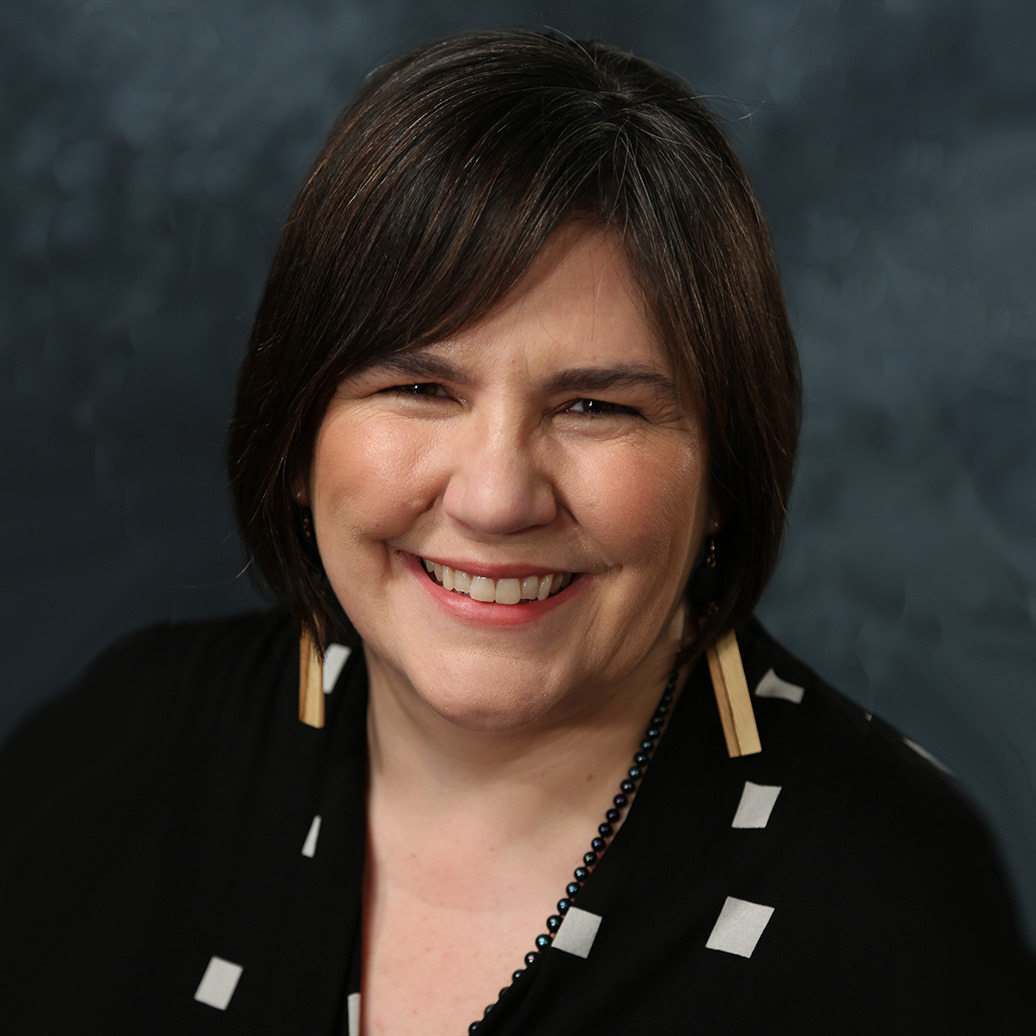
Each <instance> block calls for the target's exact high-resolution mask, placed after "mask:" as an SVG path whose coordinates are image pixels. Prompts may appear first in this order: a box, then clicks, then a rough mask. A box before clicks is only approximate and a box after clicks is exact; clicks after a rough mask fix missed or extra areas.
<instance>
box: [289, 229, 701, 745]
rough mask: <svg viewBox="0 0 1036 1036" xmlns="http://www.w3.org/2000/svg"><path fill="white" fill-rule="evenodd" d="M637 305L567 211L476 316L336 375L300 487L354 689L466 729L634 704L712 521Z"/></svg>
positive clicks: (669, 656)
mask: <svg viewBox="0 0 1036 1036" xmlns="http://www.w3.org/2000/svg"><path fill="white" fill-rule="evenodd" d="M637 298H638V297H637V293H636V291H635V289H634V288H633V281H632V278H631V276H630V273H629V270H628V268H627V265H626V262H625V259H624V256H623V253H622V251H621V249H620V247H619V246H618V244H617V241H616V239H615V237H614V236H612V235H611V234H609V233H607V232H604V231H601V230H597V229H592V228H588V227H586V226H582V225H572V226H569V227H566V228H564V229H563V230H562V231H560V232H559V233H558V234H556V235H555V237H554V238H553V239H552V240H551V241H550V243H549V244H548V245H547V247H546V248H545V249H544V250H543V252H542V253H541V254H540V255H539V256H538V258H537V260H536V261H535V263H534V264H533V265H532V267H531V268H530V269H529V271H528V273H527V274H526V275H525V277H524V278H523V279H522V281H521V282H520V283H519V285H518V286H517V287H516V289H515V290H514V291H513V292H512V293H511V294H510V295H509V297H508V298H507V299H505V301H504V302H503V303H501V304H500V306H499V307H498V308H496V309H495V310H493V311H492V312H491V313H490V315H489V316H488V317H487V318H485V319H484V320H483V321H482V322H481V323H479V324H477V325H475V326H474V327H471V328H469V329H468V330H466V331H464V332H462V333H460V334H458V335H456V336H455V337H453V338H450V339H448V340H445V341H441V342H437V343H435V344H433V345H430V346H428V347H426V348H422V349H418V350H415V351H413V352H408V353H405V354H403V355H397V356H393V357H391V358H388V359H385V360H384V361H382V362H380V363H378V364H376V365H375V366H373V367H370V368H368V369H366V370H364V371H363V372H361V373H359V374H356V375H353V376H351V377H349V378H347V379H346V380H345V381H344V382H342V384H341V385H340V386H339V388H338V390H337V391H336V394H335V396H334V398H333V399H332V401H331V403H330V405H329V407H328V409H327V413H326V415H325V417H324V420H323V423H322V424H321V427H320V429H319V432H318V435H317V439H316V444H315V447H314V456H313V462H312V466H311V471H310V477H309V482H308V485H307V487H306V491H305V495H306V497H307V498H308V501H309V503H310V506H311V507H312V510H313V522H314V528H315V533H316V538H317V543H318V546H319V549H320V555H321V557H322V559H323V562H324V566H325V569H326V571H327V576H328V578H329V580H330V582H331V586H332V587H333V589H334V591H335V593H336V594H337V596H338V599H339V600H340V602H341V604H342V606H343V607H344V609H345V611H346V612H347V614H348V615H349V617H350V619H351V620H352V621H353V623H354V624H355V626H356V628H357V630H358V631H359V633H360V635H361V636H362V637H363V640H364V644H365V648H366V652H367V658H368V665H369V669H370V680H371V693H372V695H375V694H381V693H383V692H388V693H391V694H394V695H396V696H397V697H398V698H399V700H400V701H402V702H404V703H408V707H413V708H417V709H418V710H419V711H420V710H421V709H424V708H427V709H431V710H432V711H433V712H434V713H437V714H438V715H439V716H441V717H444V718H446V719H448V720H449V721H451V722H452V723H455V724H458V725H460V726H462V727H466V728H471V729H483V730H511V729H517V728H519V727H526V726H527V725H529V724H547V725H549V724H551V723H554V722H559V721H561V722H564V721H567V720H571V719H573V718H576V719H578V720H580V721H586V718H587V716H588V715H589V714H592V712H593V710H594V709H595V708H596V707H599V706H600V705H601V704H602V703H604V702H606V701H615V700H616V698H615V696H616V695H633V696H635V697H636V696H638V695H644V694H646V695H649V696H650V698H651V700H652V701H653V700H654V695H655V694H657V693H658V692H659V691H660V689H661V682H663V681H664V679H665V674H666V673H667V672H668V671H669V669H670V668H671V666H672V660H673V654H674V652H675V650H676V646H677V645H676V642H675V639H674V636H673V634H672V632H671V631H670V627H671V626H675V625H676V624H675V623H673V622H671V620H672V619H673V618H674V616H676V614H677V612H678V611H682V609H681V607H680V602H681V599H682V595H683V591H684V588H685V586H686V583H687V580H688V577H689V574H690V571H691V566H692V562H693V559H694V557H695V555H696V552H697V550H698V547H699V544H700V542H701V538H702V534H703V530H704V527H705V525H706V523H707V522H708V521H709V519H710V517H711V516H710V513H709V500H708V494H707V487H706V468H707V458H706V450H705V443H704V442H703V439H702V433H701V428H700V426H699V422H698V419H697V416H696V414H695V413H694V411H693V410H692V409H690V407H689V404H688V402H687V400H686V399H685V397H684V395H683V393H682V392H681V391H680V388H679V385H678V378H677V376H676V373H675V372H674V370H673V368H672V365H671V363H670V362H669V360H668V358H667V356H666V353H665V351H664V349H663V348H662V346H661V345H660V344H659V342H658V341H657V340H656V338H655V336H654V334H653V333H652V330H651V328H650V326H649V324H648V322H647V320H646V319H645V316H644V313H643V312H642V308H641V305H640V304H639V303H638V301H637ZM430 565H431V566H433V570H432V572H429V571H428V567H429V566H430ZM546 577H550V579H549V581H548V579H547V578H546ZM450 587H452V589H451V588H450ZM465 590H466V591H467V593H465V592H463V591H465ZM545 595H546V596H545ZM530 598H531V599H530ZM646 707H647V708H650V707H651V706H650V705H647V706H646Z"/></svg>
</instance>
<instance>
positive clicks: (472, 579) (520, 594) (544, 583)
mask: <svg viewBox="0 0 1036 1036" xmlns="http://www.w3.org/2000/svg"><path fill="white" fill-rule="evenodd" d="M421 564H422V565H424V567H425V569H426V570H427V571H428V573H429V574H430V575H431V576H432V577H433V578H434V579H435V581H436V582H437V583H439V584H440V585H441V586H443V587H445V588H446V589H447V590H454V591H456V592H457V593H461V594H467V595H468V596H469V597H471V598H472V599H473V600H475V601H482V602H484V603H486V604H490V603H494V602H495V603H496V604H518V603H520V602H521V601H536V600H538V601H545V600H546V599H547V598H548V597H550V596H552V595H553V594H556V593H559V592H560V591H561V590H564V589H565V587H566V586H568V584H569V583H571V582H572V573H571V572H551V573H548V574H547V575H545V576H537V575H532V576H525V577H524V578H522V579H516V578H508V579H490V578H489V577H488V576H470V575H468V573H467V572H463V571H461V570H460V569H459V568H450V566H449V565H442V564H440V563H439V562H437V561H428V560H427V559H426V558H422V559H421Z"/></svg>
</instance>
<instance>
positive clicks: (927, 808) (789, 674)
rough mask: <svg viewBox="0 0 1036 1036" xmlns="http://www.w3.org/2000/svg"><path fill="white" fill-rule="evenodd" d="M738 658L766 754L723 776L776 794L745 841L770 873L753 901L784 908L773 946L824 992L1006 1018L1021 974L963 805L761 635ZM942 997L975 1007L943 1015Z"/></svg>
mask: <svg viewBox="0 0 1036 1036" xmlns="http://www.w3.org/2000/svg"><path fill="white" fill-rule="evenodd" d="M739 643H740V645H741V648H742V654H743V659H744V664H745V671H746V678H747V680H748V684H749V688H750V690H751V692H752V702H753V706H754V708H755V713H756V718H757V722H758V725H759V731H760V740H761V742H762V745H763V750H762V752H761V753H760V755H759V756H756V757H751V758H748V757H746V758H745V759H744V760H737V761H732V762H734V763H741V764H743V765H741V766H740V767H738V769H739V772H740V774H741V775H742V776H743V777H744V778H745V780H746V782H752V783H755V784H757V785H759V786H763V787H768V788H771V789H777V788H779V791H778V792H776V796H777V797H776V800H775V802H774V804H773V808H772V811H771V813H770V816H769V818H768V821H767V822H766V824H765V827H764V829H760V830H759V831H758V832H757V834H758V836H759V837H758V842H757V845H758V850H759V851H760V852H761V853H762V854H764V855H765V858H766V866H765V868H761V869H760V871H759V872H758V873H757V874H756V875H755V876H754V877H755V879H756V883H757V886H758V888H759V897H760V898H759V900H758V901H759V902H764V903H766V902H772V903H773V904H774V905H778V904H779V905H780V906H781V907H783V915H784V916H783V917H782V918H781V919H780V921H777V913H776V912H775V914H774V919H775V921H777V925H776V931H775V935H776V934H777V933H778V932H779V933H780V934H781V939H776V940H775V943H778V944H782V945H783V949H784V950H785V951H789V950H790V949H791V948H792V947H793V946H794V947H795V949H796V952H797V953H799V954H800V955H802V956H803V957H806V958H809V959H811V960H813V961H814V963H815V965H816V967H817V968H818V969H820V968H823V969H828V971H830V972H831V973H834V972H837V974H838V975H839V981H838V982H837V983H835V986H834V987H835V988H844V986H845V984H846V983H849V984H852V983H853V982H857V981H860V982H861V992H863V991H864V990H863V988H862V987H863V982H862V977H863V976H866V978H867V980H866V987H867V988H869V989H870V990H871V991H874V990H879V989H880V990H882V991H883V992H884V993H885V994H886V995H885V997H884V1000H885V1003H886V1004H887V1003H888V1002H890V1001H892V1002H898V1003H899V1004H901V1005H902V1006H903V1008H904V1009H913V1008H915V1007H917V1005H921V1004H926V1005H929V1008H928V1009H932V1007H931V1005H933V1004H936V1003H938V1004H941V1005H942V1007H940V1008H939V1009H940V1010H943V1009H945V1010H946V1011H951V1010H952V1005H953V1004H955V1003H956V1004H958V1006H959V1007H960V1008H961V1009H962V1010H964V1009H965V1005H967V1008H968V1009H972V1008H975V1009H977V1003H978V1001H977V1000H976V999H975V997H979V996H980V995H981V993H983V992H984V993H989V992H992V991H994V990H996V991H997V992H998V993H999V994H1000V996H1001V1002H1002V1004H1003V1005H1004V1010H1005V1012H1006V1011H1007V1010H1008V1008H1007V1004H1008V1002H1009V1001H1011V998H1012V997H1014V996H1016V995H1017V994H1018V993H1019V991H1020V990H1021V989H1022V988H1023V982H1027V981H1029V979H1030V978H1031V976H1032V970H1031V968H1032V963H1031V958H1029V956H1028V955H1027V953H1026V951H1025V949H1024V944H1023V940H1022V937H1021V935H1020V932H1019V930H1018V926H1017V921H1016V918H1017V909H1016V905H1015V903H1014V900H1013V896H1012V894H1011V891H1010V888H1009V885H1008V883H1007V881H1006V879H1005V876H1004V871H1003V868H1002V865H1001V860H1000V855H999V852H998V849H997V847H996V845H995V843H994V841H993V839H992V838H991V836H990V834H989V831H988V829H987V826H986V823H985V822H984V820H983V818H982V817H981V816H980V815H979V813H978V812H977V810H976V808H975V807H974V805H973V804H972V803H971V802H970V801H969V800H968V798H967V796H966V795H965V794H964V792H963V791H962V789H961V788H960V787H959V785H958V784H957V782H956V781H955V780H954V779H953V777H952V776H951V775H950V774H948V773H947V772H946V771H945V769H944V768H942V767H941V766H940V765H939V764H938V763H936V762H935V761H934V760H932V758H931V757H930V756H927V755H926V754H925V753H923V752H921V751H919V750H918V749H917V748H916V746H913V745H912V744H911V743H910V742H908V741H907V740H906V739H905V738H904V737H903V736H902V735H901V734H900V733H899V732H898V731H896V730H895V729H894V728H892V727H891V726H890V725H888V724H887V723H885V722H883V721H882V720H881V719H879V718H878V717H874V716H871V715H869V714H868V713H867V712H866V711H865V710H863V709H861V708H860V707H859V706H857V705H855V704H854V703H853V702H851V701H849V700H848V699H847V698H845V697H844V696H843V695H841V694H839V693H838V692H837V691H835V690H833V689H832V688H831V687H829V686H828V685H827V684H826V683H825V682H824V681H823V680H821V679H820V678H819V677H818V676H817V675H816V674H815V673H814V672H813V671H812V670H810V669H809V667H808V666H806V665H804V664H803V663H802V662H800V661H799V660H798V659H796V658H795V657H793V656H792V655H791V654H790V653H788V652H787V651H786V650H785V649H784V648H782V647H781V646H780V645H779V644H777V643H776V642H775V641H774V640H773V639H772V638H771V637H770V636H769V635H768V634H767V633H766V632H765V631H764V630H763V629H762V628H761V627H760V626H759V625H758V624H756V623H751V624H749V625H748V626H747V627H746V628H745V629H744V630H743V631H739ZM746 787H747V784H746ZM766 897H769V899H768V898H766ZM746 898H749V897H746ZM1023 975H1024V976H1027V977H1026V978H1024V979H1023V978H1022V976H1023ZM954 989H958V990H959V991H962V990H964V989H970V990H972V991H973V994H974V996H973V995H972V994H968V996H964V994H963V992H960V993H959V996H960V999H959V1000H955V999H954V996H955V995H957V994H951V991H952V990H954ZM829 1006H830V1009H831V1010H832V1011H835V1010H836V1009H837V1004H835V1003H832V1004H831V1005H829ZM915 1021H917V1022H918V1024H920V1021H921V1019H920V1018H917V1019H915ZM950 1031H957V1030H952V1029H951V1030H950ZM991 1031H1000V1030H996V1029H995V1028H994V1030H991ZM1004 1031H1010V1030H1008V1029H1005V1030H1004Z"/></svg>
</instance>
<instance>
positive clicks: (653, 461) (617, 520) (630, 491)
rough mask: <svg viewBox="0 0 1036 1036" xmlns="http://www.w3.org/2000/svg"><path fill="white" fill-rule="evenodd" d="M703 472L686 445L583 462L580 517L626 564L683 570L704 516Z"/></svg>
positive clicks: (696, 454) (701, 463) (698, 457)
mask: <svg viewBox="0 0 1036 1036" xmlns="http://www.w3.org/2000/svg"><path fill="white" fill-rule="evenodd" d="M706 477H707V476H706V471H705V464H704V457H703V456H702V454H701V453H700V452H699V451H698V450H695V449H691V448H689V447H686V448H674V449H669V450H631V451H629V452H628V454H626V455H625V456H623V457H622V458H621V459H620V460H618V461H616V460H615V459H614V458H613V459H612V460H611V461H610V462H604V463H597V464H589V465H586V466H584V470H583V473H582V477H581V479H580V482H581V484H582V491H581V493H580V494H579V495H580V496H582V498H583V506H582V508H581V512H582V516H581V521H582V522H583V523H588V524H592V525H593V527H594V528H595V529H596V531H597V534H598V536H599V538H600V539H601V540H602V541H606V542H608V543H609V544H610V545H611V546H613V547H614V549H615V551H616V553H617V558H616V560H619V557H618V555H621V559H622V561H623V562H624V564H626V565H643V566H647V567H650V568H656V567H657V568H661V567H663V566H666V567H670V566H673V565H675V566H677V571H682V570H683V569H684V567H685V562H686V559H687V556H688V554H689V553H693V548H694V546H695V541H696V539H697V537H698V532H699V531H700V530H701V528H702V526H703V523H704V520H705V514H706V511H707V508H708V494H707V491H706ZM579 510H580V508H578V506H577V515H578V513H579Z"/></svg>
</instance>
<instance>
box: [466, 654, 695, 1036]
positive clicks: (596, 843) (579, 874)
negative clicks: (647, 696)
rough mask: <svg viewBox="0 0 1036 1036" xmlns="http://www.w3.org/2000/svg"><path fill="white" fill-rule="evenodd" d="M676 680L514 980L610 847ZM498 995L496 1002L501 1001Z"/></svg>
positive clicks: (474, 1027) (534, 956) (547, 939)
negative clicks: (554, 911) (543, 930)
mask: <svg viewBox="0 0 1036 1036" xmlns="http://www.w3.org/2000/svg"><path fill="white" fill-rule="evenodd" d="M676 679H677V671H676V670H675V669H674V670H673V671H672V673H671V674H670V676H669V681H668V683H666V686H665V690H664V691H663V692H662V697H661V699H660V700H659V703H658V705H657V706H656V707H655V712H654V715H653V716H652V717H651V723H650V724H649V725H648V728H647V730H646V731H644V737H643V739H642V740H641V742H640V746H639V747H638V749H637V751H636V752H635V753H634V755H633V765H632V766H631V767H630V768H629V770H627V772H626V777H625V778H624V779H623V781H622V783H621V784H620V785H619V794H618V795H616V796H615V798H613V799H612V807H611V809H609V810H608V811H607V812H606V813H605V814H604V823H603V824H600V825H598V828H597V835H596V837H595V838H594V839H593V840H592V841H591V842H590V851H589V852H588V853H585V854H584V856H583V862H582V863H581V864H580V865H579V866H578V867H576V869H575V870H574V871H573V872H572V877H573V879H574V880H573V881H570V882H569V883H568V885H566V886H565V895H564V897H563V898H562V899H559V900H558V912H557V913H556V914H551V915H550V917H548V918H547V930H546V931H545V932H544V933H543V934H542V935H537V936H536V949H534V950H530V951H529V952H528V953H527V954H526V955H525V967H524V968H519V969H518V970H517V971H516V972H515V973H514V974H513V975H512V976H511V982H512V983H514V982H517V981H518V979H520V978H521V977H522V975H523V974H525V970H526V968H529V967H531V966H532V965H533V964H535V963H536V961H537V959H538V958H539V956H540V953H541V952H542V951H543V950H545V949H547V947H548V946H550V944H551V943H552V942H553V941H554V935H555V933H556V932H557V930H558V929H559V928H560V927H561V922H562V921H563V920H564V917H565V914H567V913H568V908H569V907H570V906H571V905H572V901H573V900H574V899H575V898H576V896H577V895H579V890H580V889H581V888H582V887H583V885H584V884H586V880H587V878H589V877H590V872H591V871H592V870H593V868H594V865H595V864H596V863H597V861H598V860H599V859H600V857H601V854H602V853H603V852H604V850H605V849H606V848H607V846H608V841H609V839H610V838H611V836H612V834H613V832H614V831H615V825H616V824H618V822H619V820H620V819H621V818H622V813H623V810H624V809H625V808H626V807H627V806H628V805H629V801H630V796H631V795H632V794H633V792H634V791H636V789H637V784H638V783H639V782H640V779H641V778H642V777H643V776H644V772H645V771H646V770H647V765H648V763H649V762H650V761H651V754H652V752H654V750H655V745H656V744H657V743H658V739H659V738H660V737H661V736H662V729H663V728H664V727H665V721H666V719H667V718H668V716H669V707H670V706H671V705H672V704H673V693H674V692H675V690H676ZM509 988H510V986H505V987H504V988H503V989H501V990H500V997H503V995H504V994H505V993H506V992H507V990H508V989H509ZM499 1002H500V999H499V998H498V999H497V1001H496V1003H499ZM495 1006H496V1004H490V1005H489V1006H488V1007H487V1008H486V1010H485V1012H484V1013H483V1015H482V1017H483V1018H485V1016H486V1015H487V1014H489V1012H490V1011H492V1010H493V1008H494V1007H495ZM480 1024H481V1021H477V1022H472V1023H471V1024H470V1025H469V1026H468V1032H469V1033H474V1032H477V1031H478V1027H479V1025H480Z"/></svg>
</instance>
